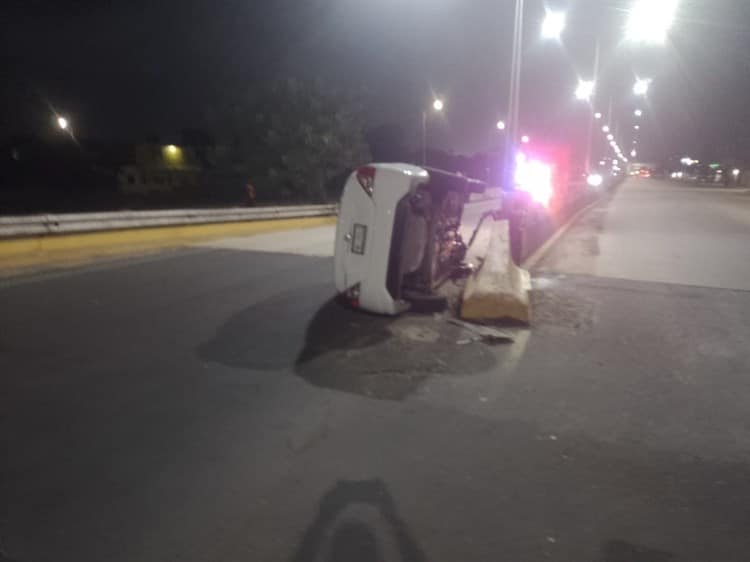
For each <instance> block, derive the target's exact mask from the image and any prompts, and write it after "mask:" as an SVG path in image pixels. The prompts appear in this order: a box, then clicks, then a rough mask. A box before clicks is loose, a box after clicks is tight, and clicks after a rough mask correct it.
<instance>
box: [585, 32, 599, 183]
mask: <svg viewBox="0 0 750 562" xmlns="http://www.w3.org/2000/svg"><path fill="white" fill-rule="evenodd" d="M600 55H601V38H600V37H599V34H598V33H597V35H596V47H595V48H594V84H595V89H594V94H593V99H592V102H591V106H590V107H589V128H588V132H587V135H586V175H587V176H588V175H589V174H590V173H591V153H592V151H593V147H592V143H593V142H594V125H595V117H594V113H595V111H596V110H595V107H596V97H597V96H596V88H597V87H599V60H600Z"/></svg>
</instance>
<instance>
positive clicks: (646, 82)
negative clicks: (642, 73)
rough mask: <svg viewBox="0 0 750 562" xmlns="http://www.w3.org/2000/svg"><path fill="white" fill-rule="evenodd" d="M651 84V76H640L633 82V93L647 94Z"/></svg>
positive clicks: (637, 94)
mask: <svg viewBox="0 0 750 562" xmlns="http://www.w3.org/2000/svg"><path fill="white" fill-rule="evenodd" d="M650 86H651V79H650V78H639V79H638V80H636V81H635V84H633V93H634V94H635V95H636V96H645V95H646V94H647V93H648V89H649V87H650Z"/></svg>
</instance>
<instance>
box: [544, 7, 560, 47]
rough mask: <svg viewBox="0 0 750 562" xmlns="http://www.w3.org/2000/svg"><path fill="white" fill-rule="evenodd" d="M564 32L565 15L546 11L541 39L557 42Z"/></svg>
mask: <svg viewBox="0 0 750 562" xmlns="http://www.w3.org/2000/svg"><path fill="white" fill-rule="evenodd" d="M564 30H565V13H563V12H553V11H549V10H548V11H547V15H546V16H545V17H544V22H543V23H542V39H549V40H559V39H560V36H561V35H562V32H563V31H564Z"/></svg>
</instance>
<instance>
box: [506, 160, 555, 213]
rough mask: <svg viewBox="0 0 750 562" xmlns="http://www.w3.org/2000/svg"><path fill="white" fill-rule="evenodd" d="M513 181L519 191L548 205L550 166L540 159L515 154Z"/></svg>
mask: <svg viewBox="0 0 750 562" xmlns="http://www.w3.org/2000/svg"><path fill="white" fill-rule="evenodd" d="M515 180H516V181H515V183H516V187H517V188H518V190H519V191H523V192H525V193H528V194H529V195H531V198H532V199H533V200H534V201H536V202H537V203H540V204H542V205H544V206H545V207H547V206H549V202H550V200H551V199H552V192H553V189H552V168H551V167H550V166H549V164H545V163H544V162H541V161H540V160H533V159H529V158H527V157H526V155H525V154H523V153H519V154H518V155H516V173H515Z"/></svg>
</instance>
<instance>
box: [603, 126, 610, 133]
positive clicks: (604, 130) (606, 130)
mask: <svg viewBox="0 0 750 562" xmlns="http://www.w3.org/2000/svg"><path fill="white" fill-rule="evenodd" d="M602 133H609V125H604V126H603V127H602Z"/></svg>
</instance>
